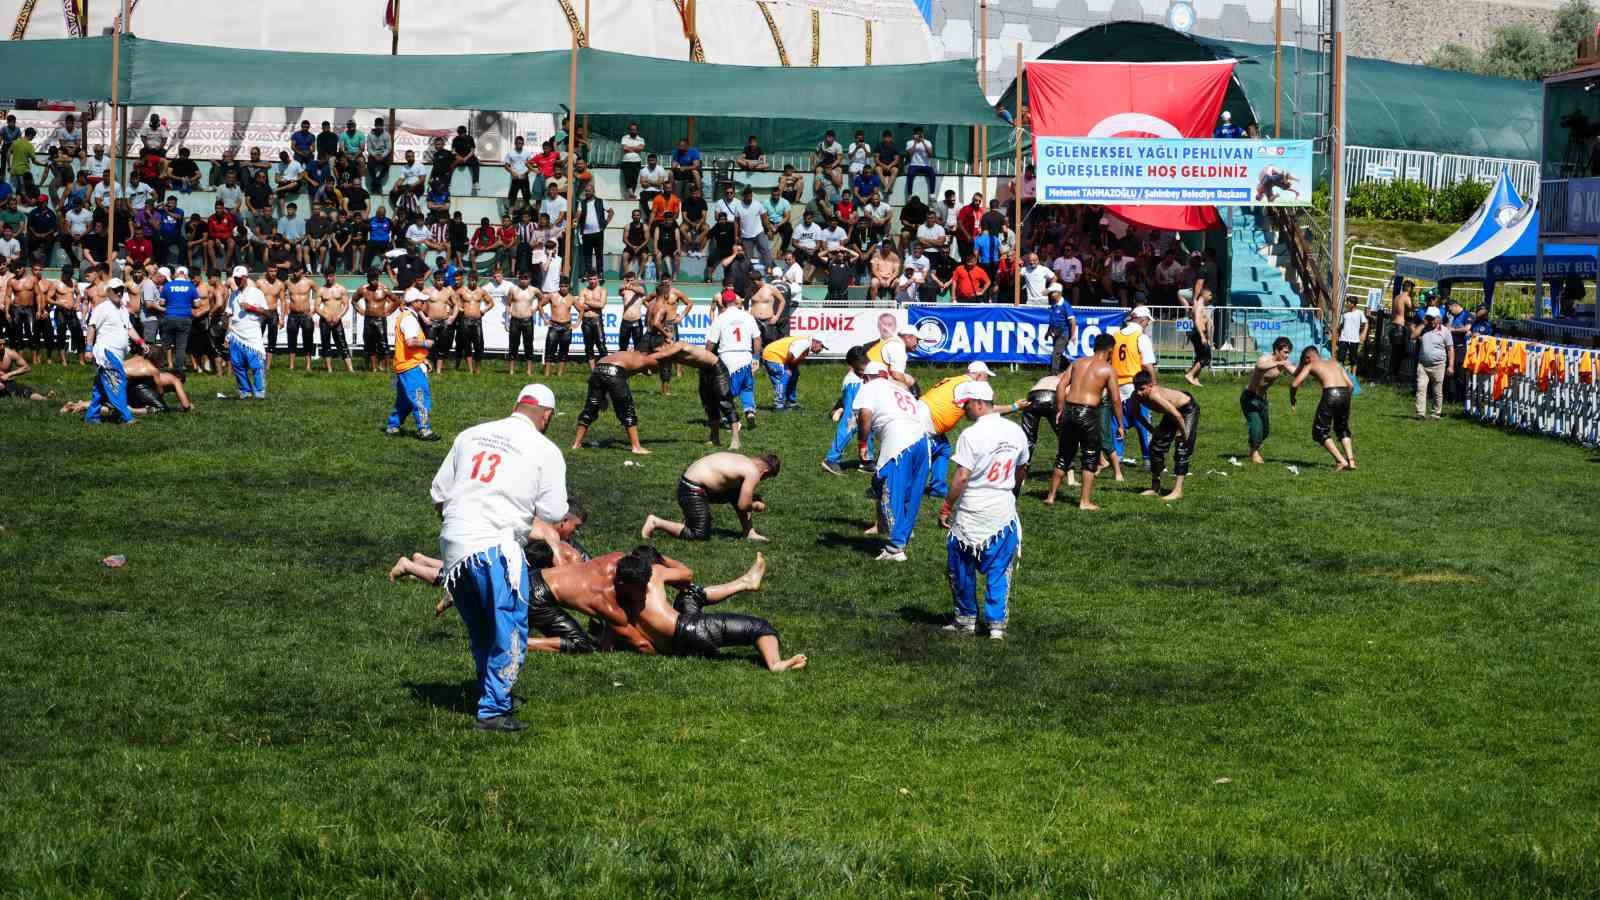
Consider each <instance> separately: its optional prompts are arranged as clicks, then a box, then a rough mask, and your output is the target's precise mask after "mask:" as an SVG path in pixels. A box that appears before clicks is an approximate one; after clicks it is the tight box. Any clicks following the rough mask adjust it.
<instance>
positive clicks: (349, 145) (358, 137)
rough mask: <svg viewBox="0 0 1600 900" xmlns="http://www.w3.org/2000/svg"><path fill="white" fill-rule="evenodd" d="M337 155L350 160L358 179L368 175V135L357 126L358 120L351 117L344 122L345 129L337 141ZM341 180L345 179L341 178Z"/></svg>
mask: <svg viewBox="0 0 1600 900" xmlns="http://www.w3.org/2000/svg"><path fill="white" fill-rule="evenodd" d="M337 145H338V150H337V155H339V156H342V157H344V158H345V159H347V160H349V162H350V165H351V167H352V168H353V173H352V174H353V175H354V177H355V179H356V180H357V181H360V180H363V179H365V178H366V176H367V136H366V135H365V134H362V133H361V129H360V128H357V127H356V120H355V119H350V120H347V121H346V122H345V123H344V130H343V131H341V132H339V140H338V141H337ZM340 180H341V181H343V180H345V179H340Z"/></svg>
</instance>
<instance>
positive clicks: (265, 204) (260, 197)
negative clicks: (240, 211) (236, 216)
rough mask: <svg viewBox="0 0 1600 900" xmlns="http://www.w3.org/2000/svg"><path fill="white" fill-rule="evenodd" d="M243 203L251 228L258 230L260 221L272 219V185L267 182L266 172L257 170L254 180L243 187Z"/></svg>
mask: <svg viewBox="0 0 1600 900" xmlns="http://www.w3.org/2000/svg"><path fill="white" fill-rule="evenodd" d="M244 204H245V207H244V208H245V212H246V213H247V214H248V215H249V217H250V219H249V223H248V224H249V226H250V228H251V229H253V230H257V231H259V230H260V229H261V225H262V223H264V222H271V221H272V187H271V186H270V185H268V184H267V173H266V172H264V171H259V170H258V171H257V172H256V177H255V180H254V181H253V182H251V183H250V184H249V185H247V186H246V187H245V190H244Z"/></svg>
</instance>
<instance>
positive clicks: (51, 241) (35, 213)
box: [27, 203, 61, 266]
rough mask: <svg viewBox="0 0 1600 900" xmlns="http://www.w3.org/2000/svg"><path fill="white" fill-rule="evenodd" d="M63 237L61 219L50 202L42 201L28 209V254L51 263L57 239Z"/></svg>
mask: <svg viewBox="0 0 1600 900" xmlns="http://www.w3.org/2000/svg"><path fill="white" fill-rule="evenodd" d="M60 238H61V219H60V218H59V217H58V216H56V211H55V210H53V209H51V208H50V205H49V204H48V203H40V204H39V205H37V206H35V207H34V208H33V209H31V210H29V211H28V242H27V247H28V255H29V256H31V257H35V258H37V259H39V260H40V261H41V264H42V265H46V266H48V265H50V255H51V254H52V253H54V252H55V249H56V241H58V240H60Z"/></svg>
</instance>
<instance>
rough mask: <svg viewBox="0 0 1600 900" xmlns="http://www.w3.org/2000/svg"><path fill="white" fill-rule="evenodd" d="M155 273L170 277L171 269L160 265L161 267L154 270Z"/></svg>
mask: <svg viewBox="0 0 1600 900" xmlns="http://www.w3.org/2000/svg"><path fill="white" fill-rule="evenodd" d="M156 274H157V275H160V276H161V277H162V278H171V277H172V270H171V269H169V268H167V267H166V266H162V267H161V268H159V269H157V270H156Z"/></svg>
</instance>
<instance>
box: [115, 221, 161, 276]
mask: <svg viewBox="0 0 1600 900" xmlns="http://www.w3.org/2000/svg"><path fill="white" fill-rule="evenodd" d="M154 254H155V245H154V244H152V243H150V237H149V236H148V235H146V234H145V233H144V232H143V231H134V232H133V233H132V234H130V235H128V239H127V240H126V241H123V242H122V255H124V256H126V257H127V258H128V263H129V265H131V266H132V267H133V268H134V269H135V270H137V271H143V270H144V265H145V263H148V262H149V261H150V258H151V256H152V255H154Z"/></svg>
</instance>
